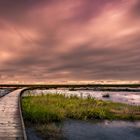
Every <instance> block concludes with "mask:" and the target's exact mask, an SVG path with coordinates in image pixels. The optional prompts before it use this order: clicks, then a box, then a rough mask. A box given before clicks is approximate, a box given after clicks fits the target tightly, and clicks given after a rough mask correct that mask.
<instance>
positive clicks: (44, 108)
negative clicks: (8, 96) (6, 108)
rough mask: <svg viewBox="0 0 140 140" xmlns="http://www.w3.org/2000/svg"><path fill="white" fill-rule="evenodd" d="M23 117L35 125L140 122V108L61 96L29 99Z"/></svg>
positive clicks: (53, 95) (32, 97)
mask: <svg viewBox="0 0 140 140" xmlns="http://www.w3.org/2000/svg"><path fill="white" fill-rule="evenodd" d="M22 108H23V115H24V119H25V120H26V121H30V122H32V123H50V122H60V121H63V120H64V119H66V118H71V119H80V120H88V119H90V120H94V119H111V120H112V119H124V120H130V119H131V120H133V119H136V120H139V119H140V106H131V105H126V104H122V103H113V102H108V101H101V100H95V99H93V98H90V97H88V98H87V99H82V98H78V97H76V96H71V97H65V96H64V95H59V94H47V95H42V96H35V97H34V96H27V97H23V99H22Z"/></svg>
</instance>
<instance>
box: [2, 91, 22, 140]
mask: <svg viewBox="0 0 140 140" xmlns="http://www.w3.org/2000/svg"><path fill="white" fill-rule="evenodd" d="M20 92H21V89H19V90H15V91H13V92H11V93H9V94H7V95H5V96H4V97H2V98H0V140H1V139H2V138H3V139H4V140H23V130H22V123H21V118H20V108H19V104H18V103H19V98H20Z"/></svg>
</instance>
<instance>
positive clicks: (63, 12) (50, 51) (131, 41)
mask: <svg viewBox="0 0 140 140" xmlns="http://www.w3.org/2000/svg"><path fill="white" fill-rule="evenodd" d="M138 7H139V1H136V0H134V1H133V3H131V2H128V1H126V0H114V1H112V0H98V1H97V0H77V1H74V0H67V1H65V0H40V1H39V0H24V1H23V0H21V1H19V0H15V1H10V0H9V1H8V0H5V1H0V55H1V60H0V75H1V76H0V79H1V81H4V79H5V81H8V80H9V81H25V82H33V81H35V82H41V81H42V82H43V81H44V82H45V81H49V80H54V82H55V81H59V80H60V81H65V80H66V81H69V80H82V81H83V80H87V81H88V80H110V79H112V80H119V79H122V80H139V79H140V76H139V75H140V57H139V53H140V48H139V46H140V41H139V36H140V27H139V24H140V22H139V21H138V20H133V19H136V17H135V16H134V15H139V8H138Z"/></svg>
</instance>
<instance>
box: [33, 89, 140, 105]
mask: <svg viewBox="0 0 140 140" xmlns="http://www.w3.org/2000/svg"><path fill="white" fill-rule="evenodd" d="M31 93H32V94H33V95H41V94H48V93H51V94H64V95H65V96H74V95H76V96H78V97H82V98H87V97H88V96H90V97H92V98H96V99H101V100H109V101H113V102H120V103H127V104H132V105H140V92H124V91H123V92H107V91H93V90H77V91H69V90H68V89H63V90H62V89H49V90H38V89H37V90H32V91H31ZM105 94H109V95H110V97H109V98H103V95H105Z"/></svg>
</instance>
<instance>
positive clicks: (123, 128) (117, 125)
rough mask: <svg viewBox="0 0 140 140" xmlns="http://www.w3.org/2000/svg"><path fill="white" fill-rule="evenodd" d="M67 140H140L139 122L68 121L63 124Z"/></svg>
mask: <svg viewBox="0 0 140 140" xmlns="http://www.w3.org/2000/svg"><path fill="white" fill-rule="evenodd" d="M63 133H64V137H65V138H66V139H67V140H140V122H128V121H112V122H111V121H103V122H98V123H90V122H85V121H77V120H69V121H66V122H64V124H63Z"/></svg>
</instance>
